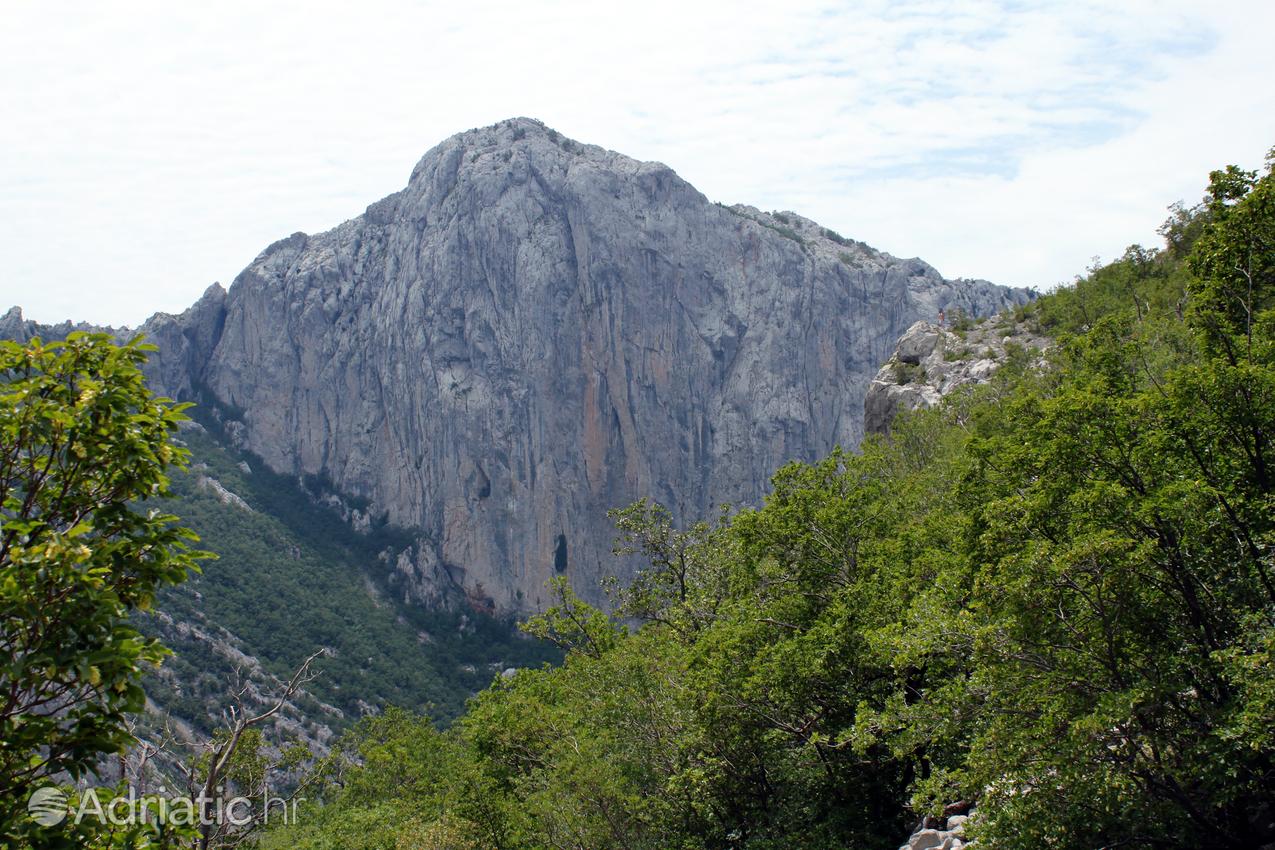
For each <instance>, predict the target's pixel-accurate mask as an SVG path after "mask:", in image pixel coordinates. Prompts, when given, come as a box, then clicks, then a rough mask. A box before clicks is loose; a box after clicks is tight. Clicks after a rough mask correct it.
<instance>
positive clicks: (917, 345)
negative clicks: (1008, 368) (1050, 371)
mask: <svg viewBox="0 0 1275 850" xmlns="http://www.w3.org/2000/svg"><path fill="white" fill-rule="evenodd" d="M1050 342H1051V340H1050V339H1049V337H1046V336H1043V335H1041V334H1039V333H1037V332H1035V331H1033V330H1032V329H1030V328H1029V327H1028V326H1027V324H1026V323H1023V322H1019V321H1016V320H1015V319H1014V318H1013V317H1012V316H1011V315H1010V314H1008V313H1004V314H1001V315H999V316H996V317H992V318H988V319H984V320H982V321H978V322H973V321H970V320H968V319H965V318H964V317H961V318H958V319H957V321H956V322H954V323H953V324H951V325H939V324H935V323H933V322H927V321H924V320H922V321H919V322H917V323H916V324H914V325H912V326H911V327H910V328H908V329H907V331H906V332H905V333H904V334H903V336H901V337H899V340H898V342H897V343H896V344H895V348H894V353H893V354H892V355H890V359H889V360H887V361H886V362H885V364H884V365H883V366H882V367H881V368H880V369H879V370H878V371H877V374H876V377H874V378H873V379H872V383H871V384H869V386H868V392H867V395H866V396H865V397H864V430H865V431H866V432H867V433H869V434H885V433H888V431H889V430H890V425H891V423H893V422H894V418H895V417H896V416H897V415H898V414H899V413H901V412H903V411H907V410H917V409H925V408H931V407H935V406H937V405H938V404H939V402H940V401H942V399H943V397H944V396H946V395H948V394H949V393H951V392H952V391H954V390H956V389H957V388H958V387H963V386H967V385H971V384H985V383H987V382H988V381H989V380H991V376H992V374H993V373H995V372H996V370H997V369H999V368H1000V367H1001V366H1002V365H1003V364H1004V363H1005V362H1006V361H1007V360H1008V359H1009V358H1010V356H1011V353H1012V352H1014V351H1015V350H1016V349H1017V350H1021V351H1023V352H1024V353H1025V354H1026V355H1027V356H1029V357H1032V358H1033V359H1035V360H1040V358H1041V355H1042V352H1043V351H1044V350H1045V349H1046V348H1048V347H1049V345H1050Z"/></svg>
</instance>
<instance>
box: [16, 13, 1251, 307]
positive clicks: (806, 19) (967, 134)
mask: <svg viewBox="0 0 1275 850" xmlns="http://www.w3.org/2000/svg"><path fill="white" fill-rule="evenodd" d="M68 9H72V10H73V11H68ZM1272 23H1275V12H1273V11H1272V10H1271V8H1270V6H1269V4H1268V3H1265V2H1244V3H1230V4H1225V3H1223V4H1217V5H1215V6H1214V7H1213V8H1210V9H1208V10H1207V11H1205V10H1202V9H1201V8H1200V7H1199V5H1198V4H1195V3H1192V2H1187V0H1172V2H1161V0H1136V1H1135V2H1129V3H1123V4H1109V3H1103V2H1070V3H1043V2H1035V3H1033V2H1010V0H1005V2H981V1H980V2H941V1H940V0H935V2H928V0H927V2H911V3H898V2H886V0H881V2H864V3H827V2H814V0H801V2H789V3H784V4H776V3H759V2H742V3H726V2H718V0H714V2H701V3H695V4H688V3H685V2H681V3H674V2H667V0H659V2H654V3H648V4H643V5H641V6H633V5H624V6H621V5H618V4H612V5H609V4H605V3H600V2H592V3H584V2H572V3H538V4H522V5H514V4H508V3H495V2H476V3H469V4H441V3H407V2H401V3H391V2H374V3H365V4H360V5H359V6H357V7H353V6H349V5H348V4H341V5H332V6H326V7H325V6H323V5H322V4H316V3H313V2H310V3H304V4H303V3H272V4H269V5H268V6H262V5H261V4H249V3H243V2H230V3H219V4H216V5H205V6H196V5H184V4H160V3H153V4H148V5H143V4H129V5H127V6H123V5H116V4H84V5H80V6H75V7H66V6H62V5H57V6H54V5H52V4H44V3H18V4H16V5H14V4H10V5H9V6H7V7H6V25H5V27H4V28H3V29H2V30H0V81H2V82H0V115H3V116H4V117H5V119H4V121H3V122H2V123H0V222H3V225H4V226H3V228H0V254H2V255H3V256H4V257H5V259H6V263H5V269H4V272H3V273H2V274H0V309H3V305H4V304H5V303H6V302H7V303H19V304H21V305H23V307H24V308H25V309H26V312H27V314H28V315H30V316H32V317H35V318H38V319H41V320H44V321H54V320H59V319H61V318H65V317H72V318H77V319H90V320H95V321H105V322H111V323H117V324H118V323H130V324H136V323H137V322H139V321H140V320H142V319H143V318H145V316H146V315H148V314H149V313H150V312H152V311H153V310H157V309H162V310H168V311H176V310H180V309H182V308H184V307H185V306H186V305H188V304H189V303H190V302H191V301H193V300H194V298H195V297H197V296H198V294H199V292H200V291H202V289H203V288H204V287H205V286H207V284H208V283H210V282H211V281H212V280H213V279H220V280H223V281H227V282H228V281H229V280H230V279H231V278H232V277H233V276H234V275H235V273H236V272H237V271H238V270H239V269H240V268H241V267H242V266H243V265H244V264H246V263H247V262H248V261H249V260H250V259H251V258H252V257H253V256H254V255H255V254H256V253H257V252H258V251H259V250H260V249H261V248H262V247H264V246H265V245H266V244H268V243H269V242H271V241H273V240H275V239H277V238H279V237H280V236H283V235H286V234H287V233H290V232H292V231H294V230H307V231H317V230H322V229H325V228H327V227H331V226H333V225H335V224H337V223H338V222H339V221H341V220H342V219H344V218H348V217H350V216H352V215H356V214H358V213H359V212H360V211H361V210H362V209H363V208H364V207H365V206H366V205H367V204H368V203H370V202H371V201H373V200H376V199H377V198H379V197H381V196H383V195H385V194H388V193H389V192H392V191H395V190H396V189H398V188H400V187H401V186H402V184H403V182H404V181H405V179H406V176H407V174H408V173H409V172H410V170H411V167H412V165H413V164H414V163H415V161H416V160H417V159H418V158H419V157H420V155H421V154H422V153H423V152H424V151H425V150H426V149H427V148H429V147H430V146H432V145H433V144H435V143H436V142H438V141H440V140H441V139H443V138H444V137H446V136H448V135H450V134H452V133H454V132H457V131H460V130H463V129H467V128H469V127H473V126H480V125H484V124H489V123H492V122H494V121H497V120H500V119H502V118H506V117H510V116H512V115H532V116H535V117H538V118H541V119H543V120H544V121H546V122H547V123H549V124H550V125H551V126H554V127H556V128H557V129H559V130H561V131H562V132H564V133H566V134H567V135H570V136H573V137H575V138H578V139H581V140H583V141H587V142H592V143H597V144H602V145H605V146H607V147H611V148H614V149H616V150H620V151H623V152H625V153H628V154H630V155H632V156H636V157H640V158H644V159H659V160H661V161H663V162H666V163H668V164H669V165H671V166H673V167H674V168H676V169H677V170H678V171H679V172H680V173H681V174H682V176H684V177H686V178H687V179H688V180H690V181H691V182H692V183H694V184H695V185H696V186H698V187H699V188H700V189H701V190H702V191H704V192H705V193H706V194H707V195H709V197H711V198H713V199H714V200H722V201H727V202H735V201H743V202H746V203H752V204H756V205H758V206H762V207H765V208H788V209H795V210H797V211H799V212H802V213H803V214H806V215H809V216H811V217H812V218H815V219H817V220H819V221H821V222H822V223H824V224H826V225H828V226H829V227H833V228H835V229H837V230H839V231H841V232H842V233H844V234H846V235H848V236H853V237H855V238H858V239H863V240H864V241H867V242H869V243H871V244H874V245H877V246H878V247H881V248H883V249H885V250H889V251H892V252H894V253H898V254H904V255H919V256H922V257H924V258H925V259H927V260H929V261H930V262H932V263H933V264H934V265H936V266H937V267H938V268H939V269H940V270H941V271H943V272H944V273H945V274H949V275H966V276H981V277H988V278H991V279H994V280H999V281H1003V282H1006V283H1021V284H1037V285H1042V286H1048V285H1050V284H1052V283H1055V282H1058V281H1061V280H1066V279H1069V278H1070V277H1071V276H1072V275H1073V274H1074V273H1076V272H1079V271H1081V270H1083V267H1084V266H1085V265H1086V263H1087V262H1088V259H1089V257H1090V256H1091V255H1094V254H1101V255H1103V256H1106V257H1111V256H1113V255H1115V254H1118V253H1119V252H1120V251H1121V250H1123V248H1124V247H1125V246H1126V245H1127V244H1129V243H1130V242H1133V241H1143V242H1149V241H1151V240H1153V239H1154V228H1155V226H1156V225H1157V224H1158V223H1159V222H1160V220H1161V219H1162V218H1163V217H1164V207H1165V206H1166V205H1167V204H1168V203H1169V202H1171V201H1174V200H1177V199H1179V198H1182V199H1186V200H1193V199H1195V198H1196V197H1198V195H1199V193H1200V191H1201V189H1202V187H1203V184H1204V181H1205V177H1206V174H1207V171H1208V170H1209V169H1210V168H1213V167H1216V166H1218V165H1220V164H1223V163H1226V162H1239V163H1242V164H1246V165H1249V166H1254V165H1256V164H1257V163H1258V162H1259V161H1260V159H1261V156H1262V154H1263V152H1264V151H1265V149H1266V148H1267V147H1268V146H1270V145H1271V144H1275V93H1273V92H1272V89H1271V87H1270V85H1269V81H1270V80H1271V79H1273V78H1275V58H1272V56H1271V53H1270V51H1269V50H1267V49H1266V46H1265V45H1264V44H1263V43H1262V42H1263V40H1264V34H1265V33H1269V32H1270V30H1271V24H1272Z"/></svg>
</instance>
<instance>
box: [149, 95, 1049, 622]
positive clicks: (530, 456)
mask: <svg viewBox="0 0 1275 850" xmlns="http://www.w3.org/2000/svg"><path fill="white" fill-rule="evenodd" d="M1030 297H1031V296H1030V293H1029V292H1027V291H1026V290H1011V289H1006V288H1003V287H999V286H995V285H993V284H990V283H988V282H986V281H976V280H947V279H944V278H943V277H942V276H941V275H940V274H939V273H938V272H937V271H935V270H934V269H933V268H932V267H931V266H929V265H927V264H926V263H924V262H922V261H920V260H916V259H910V260H905V259H898V258H896V257H892V256H890V255H888V254H884V253H882V252H880V251H876V250H873V249H872V248H869V247H868V246H866V245H864V244H862V243H859V242H855V241H852V240H849V239H845V238H843V237H841V236H839V235H837V234H835V233H833V232H831V231H829V230H826V229H824V228H822V227H820V226H818V225H817V224H815V223H814V222H812V221H809V220H807V219H805V218H802V217H800V216H796V215H791V214H781V213H764V212H761V211H759V210H756V209H753V208H751V207H746V206H735V207H725V206H721V205H718V204H713V203H710V202H709V201H708V200H707V199H706V198H705V197H704V196H703V195H701V194H700V193H699V192H698V191H696V190H695V189H694V187H692V186H691V185H689V184H688V183H686V182H685V181H684V180H682V179H681V178H679V177H678V176H677V175H676V174H675V173H674V172H673V171H672V170H671V169H669V168H668V167H666V166H664V165H661V164H659V163H652V162H638V161H636V160H633V159H630V158H628V157H626V156H623V155H621V154H618V153H614V152H611V151H606V150H603V149H602V148H599V147H594V146H591V145H582V144H579V143H577V142H574V141H571V140H569V139H566V138H563V137H561V136H560V135H558V134H557V133H556V132H554V131H553V130H550V129H548V128H546V127H545V126H543V125H542V124H540V123H539V122H536V121H532V120H528V119H513V120H510V121H505V122H502V123H500V124H497V125H495V126H492V127H488V128H485V129H482V130H471V131H469V132H466V133H462V134H459V135H457V136H454V137H452V138H450V139H448V140H447V141H445V142H443V143H442V144H440V145H438V146H437V147H435V148H434V149H433V150H431V151H429V152H428V153H427V154H426V155H425V157H424V158H423V159H422V160H421V161H420V163H419V164H418V165H417V166H416V168H415V169H414V170H413V172H412V175H411V179H410V180H409V182H408V185H407V187H406V188H405V189H403V190H402V191H401V192H398V193H396V194H394V195H391V196H389V197H387V198H385V199H383V200H381V201H379V202H377V203H375V204H372V205H371V206H370V207H368V208H367V210H366V212H365V213H364V214H363V215H361V216H359V217H358V218H355V219H353V220H351V221H347V222H345V223H344V224H342V225H340V226H338V227H336V228H335V229H333V230H330V231H328V232H326V233H321V234H318V235H313V236H311V235H307V234H304V233H296V234H293V235H292V236H290V237H288V238H286V239H283V240H280V241H279V242H276V243H274V244H273V245H271V246H270V247H268V248H267V249H266V250H265V251H263V252H262V253H261V254H260V255H259V256H258V257H257V258H256V259H255V260H253V262H252V263H251V264H250V265H249V266H248V267H247V268H246V269H245V270H244V271H243V272H242V273H241V274H240V275H239V276H238V277H237V278H236V280H235V281H234V283H233V284H232V285H231V287H230V288H229V290H228V291H223V290H222V289H221V288H220V287H213V288H212V289H210V290H209V291H208V292H207V293H205V295H204V297H203V298H202V299H201V300H200V301H199V302H198V303H197V304H196V305H195V306H194V307H192V308H191V309H190V310H188V311H187V312H186V313H184V314H182V315H181V316H168V315H160V316H156V317H155V318H153V319H151V320H150V322H148V323H147V325H146V326H145V327H144V328H143V330H144V331H145V332H147V333H148V334H149V335H150V336H151V337H152V338H153V339H154V340H155V341H156V342H157V343H158V345H159V347H160V350H161V353H160V356H158V357H157V358H155V359H154V362H153V363H152V364H151V366H150V367H149V368H150V370H151V377H152V380H153V381H154V383H155V384H156V386H157V388H158V389H160V390H161V391H163V392H165V393H166V394H168V395H171V396H174V397H178V398H194V397H199V398H201V399H202V400H203V401H205V402H209V403H213V402H215V404H216V405H217V407H218V410H219V411H220V412H221V415H222V416H223V419H224V421H225V424H226V427H227V429H228V432H229V433H230V434H231V436H232V437H233V438H234V441H235V443H236V444H237V445H241V446H243V447H245V448H247V449H249V450H251V451H252V452H253V453H255V454H256V455H258V456H259V457H260V458H261V459H262V460H263V461H264V462H265V463H266V464H267V465H268V466H269V467H270V468H272V469H273V470H275V471H278V472H284V473H288V474H296V475H305V476H316V477H318V478H320V479H322V480H324V481H326V482H330V483H331V485H332V487H333V489H334V490H335V491H337V492H340V493H341V494H343V495H346V496H349V497H351V498H353V499H357V500H359V501H360V503H361V504H366V505H368V506H369V507H368V513H369V515H370V516H373V517H374V518H375V519H376V521H378V522H381V521H388V522H391V523H394V524H396V525H400V526H404V527H406V528H410V529H414V530H415V531H416V532H418V533H419V534H420V535H421V536H422V538H423V539H426V540H428V541H431V544H430V545H432V546H433V547H434V551H432V552H428V553H424V554H421V553H419V552H417V553H414V554H412V555H410V556H409V560H411V561H412V563H406V562H404V561H403V559H401V558H399V557H398V556H397V555H396V556H395V559H394V570H395V571H396V573H397V574H398V575H400V576H401V577H402V579H403V581H404V586H405V587H407V588H409V589H411V588H415V590H413V591H411V592H417V593H419V594H420V595H421V596H428V595H429V594H430V593H432V592H433V591H432V590H431V589H430V588H432V586H433V583H434V582H435V581H436V580H437V579H438V577H440V576H442V575H448V576H454V577H456V580H457V581H458V582H459V583H461V584H462V585H463V586H464V588H465V589H466V591H467V592H468V593H469V594H470V595H471V596H472V597H473V598H483V597H485V598H488V599H490V600H491V601H492V602H493V603H494V604H495V605H496V606H497V607H499V608H501V609H506V610H508V609H520V610H527V609H535V608H539V607H541V606H542V605H544V604H546V603H547V602H548V598H547V597H546V596H545V594H544V585H545V583H546V581H547V580H548V579H550V578H552V577H553V576H554V575H556V574H559V573H564V574H566V575H567V576H569V577H570V578H571V580H572V582H573V584H575V586H576V587H577V589H578V590H579V592H580V593H581V594H582V595H584V596H585V597H586V598H590V599H594V600H596V599H597V598H598V596H599V593H598V590H597V587H598V579H599V578H601V577H602V575H603V574H605V573H608V572H611V571H614V570H616V569H617V566H616V561H615V559H614V558H613V556H612V555H611V553H610V549H611V541H612V538H613V536H614V532H613V529H612V527H611V525H610V523H609V521H608V520H607V518H606V511H607V509H609V508H612V507H616V506H621V505H624V504H627V503H628V502H630V501H632V500H633V499H635V498H637V497H640V496H650V497H653V498H654V499H656V500H658V501H660V502H662V503H665V504H667V505H668V506H669V507H670V508H671V509H672V510H673V511H674V513H675V515H676V516H678V517H681V518H699V517H702V516H706V515H708V514H709V513H711V512H712V510H713V507H714V506H715V505H717V504H719V503H721V502H731V503H751V502H756V501H757V500H758V499H759V498H760V497H761V496H762V495H763V494H764V492H765V491H766V489H767V486H768V482H769V478H770V475H771V474H772V473H773V472H774V470H775V469H777V468H778V467H779V466H780V465H781V464H783V463H785V462H787V461H789V460H792V459H814V458H816V457H819V456H821V455H823V454H825V453H826V452H828V451H829V450H830V449H831V448H832V447H833V446H835V445H838V444H839V445H843V446H854V445H857V444H858V442H859V440H860V438H861V437H862V435H863V429H864V421H863V399H864V393H865V392H866V390H867V386H868V383H869V381H870V380H871V378H872V375H873V374H874V373H875V372H876V370H877V367H878V365H879V364H880V363H881V362H882V361H883V360H884V359H885V358H886V357H887V356H888V355H889V352H890V350H891V348H892V346H893V343H894V340H895V339H896V338H897V337H898V335H899V334H900V332H902V331H903V330H904V329H905V328H907V327H909V326H910V325H912V324H913V323H914V322H916V321H917V320H918V319H921V318H930V317H934V316H937V315H938V313H939V311H940V310H942V309H946V310H947V311H948V312H949V313H954V312H956V311H957V310H961V311H964V312H965V313H968V314H970V315H987V314H989V313H992V312H995V311H997V310H999V309H1002V308H1004V307H1006V306H1011V305H1014V304H1018V303H1022V302H1024V301H1026V300H1028V299H1029V298H1030ZM419 548H422V547H418V549H419ZM424 548H428V547H424Z"/></svg>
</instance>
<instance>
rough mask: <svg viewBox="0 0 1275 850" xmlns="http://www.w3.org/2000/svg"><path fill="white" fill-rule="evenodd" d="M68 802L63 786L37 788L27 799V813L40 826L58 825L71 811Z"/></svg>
mask: <svg viewBox="0 0 1275 850" xmlns="http://www.w3.org/2000/svg"><path fill="white" fill-rule="evenodd" d="M68 802H69V800H68V798H67V796H66V792H65V791H63V790H62V789H61V788H37V789H36V790H35V791H34V792H32V794H31V799H29V800H27V813H28V814H29V815H31V820H33V821H35V822H36V823H38V824H39V825H40V826H57V825H58V824H60V823H61V822H62V821H64V820H66V816H67V814H68V813H70V811H71V809H70V806H68V805H67V804H68Z"/></svg>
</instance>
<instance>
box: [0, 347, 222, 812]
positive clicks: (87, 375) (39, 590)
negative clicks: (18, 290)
mask: <svg viewBox="0 0 1275 850" xmlns="http://www.w3.org/2000/svg"><path fill="white" fill-rule="evenodd" d="M149 350H153V348H152V347H151V346H148V345H144V344H143V343H142V342H141V339H140V337H139V338H136V339H134V340H132V341H131V342H128V343H127V344H124V345H115V344H114V343H113V342H112V341H111V339H110V337H108V336H107V335H105V334H84V333H74V334H71V335H70V336H69V337H68V338H67V339H66V341H65V342H53V343H44V342H42V341H41V340H39V339H34V340H31V341H30V342H29V343H27V344H25V345H19V344H16V343H13V342H3V343H0V484H2V485H3V505H2V507H0V741H2V742H3V747H0V833H4V834H11V833H12V830H14V829H17V828H25V827H26V825H27V824H26V813H25V805H26V800H27V798H28V796H29V795H30V793H31V792H32V791H33V790H34V789H35V788H37V787H39V786H40V785H41V784H43V783H44V782H46V781H47V780H49V779H50V778H51V777H55V776H58V775H69V776H70V777H72V778H79V777H80V776H82V775H84V774H85V773H86V772H88V771H91V770H92V769H93V768H94V766H95V765H96V764H97V762H98V761H99V760H100V759H101V757H102V756H103V755H104V754H108V753H116V752H120V751H122V750H123V749H124V748H125V747H127V746H128V745H129V744H131V743H132V740H131V737H130V735H129V731H128V727H127V724H126V717H127V715H128V714H129V713H131V712H136V711H139V710H140V709H141V708H142V706H143V701H144V697H143V693H142V689H141V686H140V684H139V679H140V677H141V675H142V672H143V669H144V667H145V666H146V665H148V664H156V663H159V662H160V660H161V659H162V658H163V657H164V655H165V654H166V650H165V649H164V648H163V647H162V646H161V645H160V644H159V643H158V641H155V640H147V639H145V638H144V637H143V636H142V635H141V634H140V633H139V632H138V631H137V630H136V629H134V628H133V627H132V626H131V625H129V623H128V620H127V617H128V615H129V613H130V612H132V611H135V610H145V609H147V608H148V607H149V606H150V605H151V602H152V600H153V599H154V597H155V593H156V592H157V591H158V590H159V589H160V588H161V587H163V586H165V585H172V584H176V583H178V582H181V581H182V580H184V579H185V578H186V576H187V575H188V574H189V573H190V572H191V571H192V570H195V569H197V561H198V560H199V559H200V558H201V557H204V556H205V554H206V553H202V552H198V551H194V550H192V549H191V548H190V545H191V544H192V543H193V542H194V541H195V539H196V538H195V535H194V534H193V533H192V532H190V531H189V530H187V529H185V528H183V527H181V526H180V525H178V524H177V519H176V517H173V516H171V515H168V514H166V513H163V512H160V511H158V510H154V509H147V508H143V507H141V506H140V504H139V503H140V502H141V501H142V500H147V499H153V498H156V497H160V496H163V495H165V494H166V492H167V488H168V478H167V477H166V470H168V469H169V468H170V467H174V466H177V467H182V466H184V465H185V464H186V462H187V453H186V451H185V450H184V449H182V448H180V447H178V446H176V445H174V442H173V440H172V436H173V433H174V432H175V431H176V429H177V427H178V423H179V422H181V421H182V420H183V419H185V416H184V415H183V414H182V410H183V409H184V408H185V407H186V405H181V404H175V403H173V402H172V401H170V400H168V399H164V398H157V397H155V396H154V395H152V394H151V392H150V391H149V390H148V389H147V388H146V385H145V381H144V378H143V375H142V371H141V364H142V363H143V362H144V360H145V357H146V352H147V351H149Z"/></svg>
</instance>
